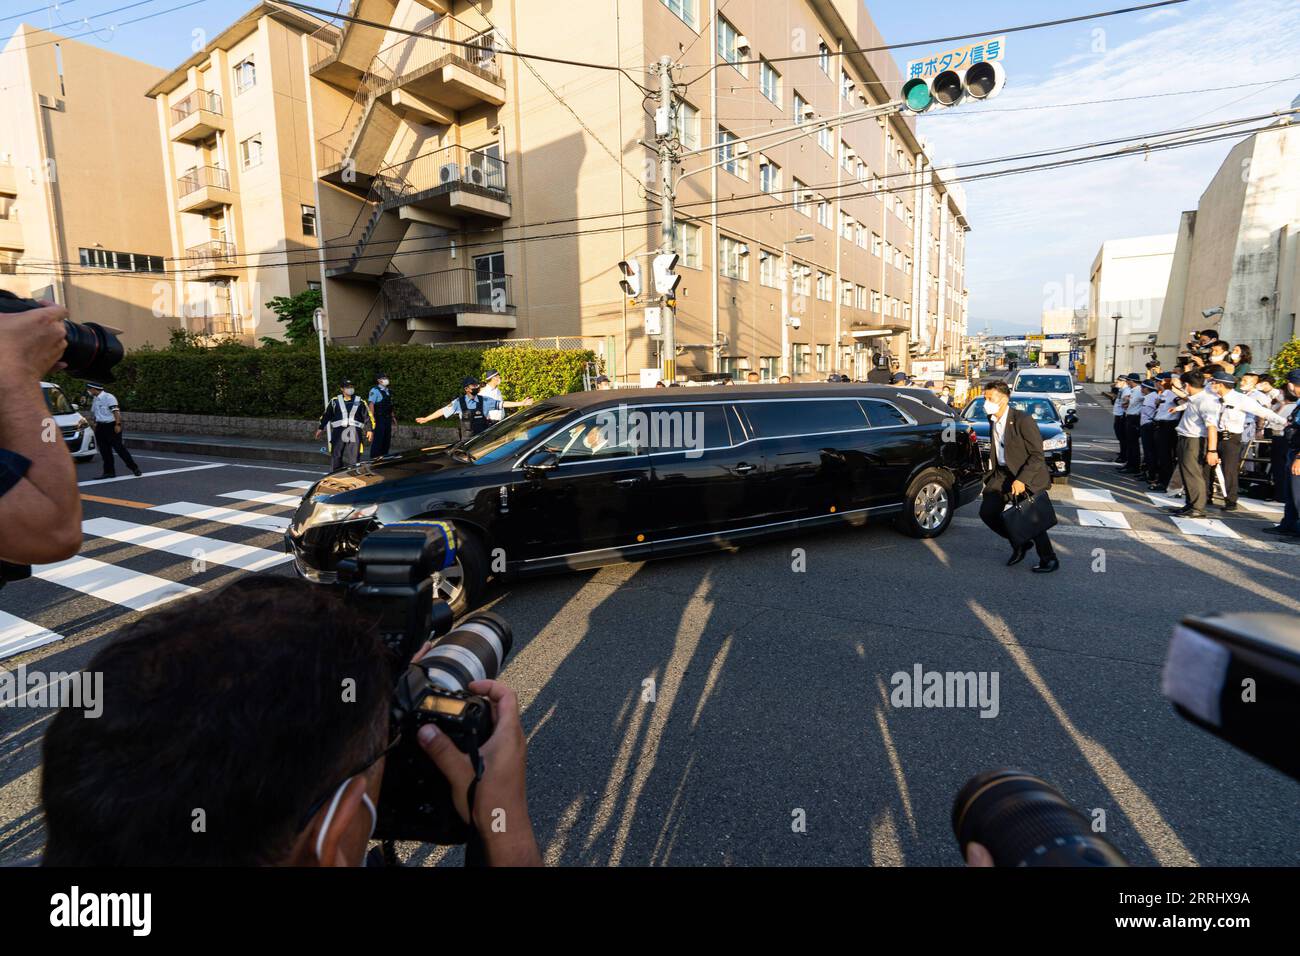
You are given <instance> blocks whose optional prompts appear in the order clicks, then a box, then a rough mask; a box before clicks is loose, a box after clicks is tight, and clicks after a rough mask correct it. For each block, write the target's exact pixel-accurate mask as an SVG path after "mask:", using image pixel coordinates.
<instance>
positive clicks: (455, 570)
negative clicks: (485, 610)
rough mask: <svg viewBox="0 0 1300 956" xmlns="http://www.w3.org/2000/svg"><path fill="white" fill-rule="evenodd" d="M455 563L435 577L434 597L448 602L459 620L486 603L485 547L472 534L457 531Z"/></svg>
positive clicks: (436, 599)
mask: <svg viewBox="0 0 1300 956" xmlns="http://www.w3.org/2000/svg"><path fill="white" fill-rule="evenodd" d="M456 530H457V541H456V560H455V562H454V563H453V564H452V566H451V567H449V568H444V569H443V570H442V571H439V572H437V573H435V574H434V576H433V582H432V583H433V598H434V600H435V601H438V600H442V601H446V602H447V603H448V604H449V605H450V606H451V613H452V614H453V615H455V616H456V617H460V616H461V615H463V614H467V613H468V612H470V611H472V610H473V609H474V608H476V607H478V606H479V604H480V603H482V601H483V592H484V590H485V588H486V587H487V558H486V556H485V554H484V552H483V545H482V543H481V542H480V541H479V539H478V538H477V537H476V536H475V535H474V533H473V532H472V531H466V530H464V529H462V528H459V527H458V528H457V529H456Z"/></svg>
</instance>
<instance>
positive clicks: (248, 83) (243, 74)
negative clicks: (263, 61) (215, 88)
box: [235, 56, 257, 94]
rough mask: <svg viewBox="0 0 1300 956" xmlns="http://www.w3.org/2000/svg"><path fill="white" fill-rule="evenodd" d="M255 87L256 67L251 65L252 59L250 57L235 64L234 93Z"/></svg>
mask: <svg viewBox="0 0 1300 956" xmlns="http://www.w3.org/2000/svg"><path fill="white" fill-rule="evenodd" d="M256 85H257V67H256V66H254V65H253V58H252V57H251V56H250V57H248V59H246V60H240V61H239V62H238V63H236V64H235V93H236V94H239V93H242V92H244V91H245V90H250V89H252V88H253V87H254V86H256Z"/></svg>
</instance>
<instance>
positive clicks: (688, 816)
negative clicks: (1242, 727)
mask: <svg viewBox="0 0 1300 956" xmlns="http://www.w3.org/2000/svg"><path fill="white" fill-rule="evenodd" d="M1091 401H1092V400H1090V399H1088V398H1085V399H1084V402H1085V404H1084V405H1083V407H1081V409H1080V413H1081V422H1080V425H1079V427H1078V428H1077V429H1076V432H1075V438H1076V442H1077V443H1078V445H1077V450H1076V454H1075V459H1076V477H1075V479H1074V480H1073V482H1072V483H1071V485H1070V486H1058V487H1057V488H1054V489H1053V496H1054V498H1056V499H1057V501H1058V510H1059V512H1060V514H1061V518H1062V526H1061V527H1060V528H1058V529H1057V531H1056V532H1054V540H1055V542H1056V547H1057V551H1058V552H1059V554H1060V556H1061V561H1062V568H1061V570H1060V571H1059V572H1058V573H1056V574H1053V575H1045V576H1043V575H1034V574H1031V573H1030V571H1029V567H1030V565H1031V564H1032V559H1031V560H1029V561H1026V562H1025V563H1024V564H1022V565H1020V566H1019V567H1016V568H1007V567H1005V566H1004V559H1005V556H1006V553H1007V548H1006V545H1005V544H1004V543H1003V542H1002V541H1001V540H1000V539H996V538H995V537H994V536H993V535H992V534H991V533H990V532H988V531H987V530H986V529H984V528H983V526H982V525H980V523H979V520H978V518H977V517H976V515H975V509H974V507H973V506H970V507H967V508H966V509H963V511H962V512H960V513H959V516H958V518H957V520H956V521H955V523H954V525H953V526H952V527H951V528H950V529H949V531H948V532H947V533H946V534H945V535H944V536H943V537H941V538H939V539H937V540H934V541H928V542H923V541H916V540H912V539H910V538H906V537H904V536H902V535H900V534H899V533H897V532H896V531H894V530H893V529H892V527H890V526H888V525H881V526H878V527H868V528H866V529H859V530H845V531H839V532H830V533H822V534H817V535H805V536H801V537H795V538H791V539H786V540H783V541H780V542H776V543H772V544H766V545H762V546H755V547H751V548H746V549H743V550H741V551H738V552H735V553H725V554H713V555H705V556H700V557H693V558H685V559H678V560H673V561H661V562H651V563H646V564H632V565H622V566H617V567H610V568H604V569H601V570H599V571H595V572H585V573H578V574H568V575H563V576H557V577H551V578H545V579H538V580H533V581H528V582H523V583H519V584H517V585H515V586H513V587H511V588H510V589H509V590H508V591H498V592H497V593H496V595H495V597H494V600H493V605H492V606H493V608H494V610H496V611H497V612H499V613H501V614H503V615H505V616H506V617H507V618H508V619H509V620H510V621H511V622H512V624H513V627H514V633H515V642H516V643H515V651H514V654H513V655H512V657H511V659H510V661H509V663H508V666H507V668H506V670H505V672H504V675H503V676H504V679H505V680H506V681H507V682H509V683H510V684H511V685H513V686H514V687H515V688H516V689H517V690H518V691H519V694H520V696H521V698H522V702H523V704H524V725H525V729H526V731H527V733H528V735H529V771H528V782H529V797H530V806H531V809H532V816H533V821H534V826H535V829H536V831H537V834H538V839H539V843H540V844H541V846H542V849H543V853H544V854H545V857H546V859H547V861H548V862H551V863H556V864H568V865H573V864H578V865H609V864H622V865H663V864H669V865H716V864H800V865H819V864H837V865H864V864H873V865H956V864H958V863H959V862H960V860H959V857H958V854H957V851H956V848H955V846H954V841H953V838H952V834H951V829H950V823H949V814H950V809H951V803H952V798H953V796H954V794H955V793H956V792H957V790H958V789H959V788H960V787H961V785H962V783H963V782H965V780H966V779H967V778H969V777H970V776H971V775H972V774H974V773H976V772H978V771H981V770H986V769H991V768H997V767H1004V766H1016V767H1020V768H1023V769H1025V770H1028V771H1031V772H1033V773H1036V774H1039V775H1041V776H1044V777H1046V778H1047V779H1049V780H1051V781H1052V782H1053V783H1054V784H1056V786H1058V787H1059V788H1061V789H1062V791H1063V792H1064V793H1065V795H1066V796H1067V797H1068V798H1069V799H1070V800H1071V801H1072V802H1073V803H1074V804H1075V805H1076V806H1078V807H1080V808H1082V809H1083V810H1085V812H1089V813H1091V812H1092V811H1094V810H1102V811H1104V812H1105V821H1106V832H1107V835H1108V836H1109V838H1110V839H1111V840H1112V841H1113V842H1114V843H1115V844H1116V845H1117V846H1118V847H1119V848H1120V849H1121V851H1122V852H1123V853H1124V854H1125V855H1126V856H1127V857H1128V859H1129V860H1130V861H1132V862H1134V863H1138V864H1148V865H1149V864H1156V863H1159V864H1164V865H1195V864H1199V865H1229V864H1254V865H1263V864H1292V865H1293V864H1296V863H1298V862H1300V851H1298V850H1297V837H1296V835H1297V833H1300V787H1297V785H1296V784H1295V783H1293V782H1291V781H1290V780H1289V779H1287V778H1285V777H1283V776H1281V775H1280V774H1278V773H1276V772H1274V771H1272V770H1270V769H1268V768H1266V767H1264V766H1262V765H1261V764H1259V763H1258V762H1256V761H1255V760H1253V759H1252V758H1250V757H1248V756H1246V755H1244V754H1242V753H1240V752H1238V751H1236V750H1234V749H1233V748H1231V747H1230V746H1228V745H1227V744H1224V743H1222V742H1220V741H1218V740H1217V739H1216V738H1213V737H1212V736H1210V735H1208V734H1206V733H1205V732H1204V731H1201V730H1199V729H1197V728H1195V727H1192V726H1191V725H1189V724H1187V723H1185V722H1183V721H1182V720H1181V719H1180V718H1178V717H1177V716H1176V715H1174V714H1173V712H1172V710H1171V709H1170V707H1169V705H1168V704H1167V703H1166V702H1165V701H1164V700H1163V698H1162V697H1161V696H1160V693H1159V682H1160V669H1161V666H1162V663H1163V660H1164V655H1165V650H1166V647H1167V645H1168V641H1169V636H1170V632H1171V630H1172V628H1173V626H1174V625H1175V624H1176V623H1177V622H1178V620H1179V619H1180V618H1181V617H1183V616H1184V615H1186V614H1189V613H1198V612H1205V611H1212V610H1228V609H1236V608H1243V609H1267V610H1282V611H1287V612H1291V613H1295V612H1297V611H1298V610H1300V589H1297V587H1296V580H1297V573H1298V572H1300V547H1297V546H1296V545H1295V544H1288V543H1279V542H1276V541H1271V540H1269V536H1268V535H1266V534H1263V533H1261V532H1260V529H1261V528H1262V527H1263V526H1264V525H1265V524H1267V523H1268V522H1269V520H1270V515H1269V513H1268V511H1267V508H1266V507H1265V509H1264V510H1261V511H1255V512H1244V513H1240V514H1235V515H1233V516H1231V517H1229V518H1227V519H1225V520H1224V521H1223V522H1222V525H1221V526H1214V528H1213V530H1212V531H1211V532H1209V534H1212V535H1214V536H1208V535H1207V533H1206V532H1205V531H1204V529H1199V528H1197V529H1192V530H1191V531H1189V530H1187V529H1183V528H1179V527H1177V526H1176V525H1175V524H1174V523H1173V521H1172V519H1170V518H1168V517H1167V516H1165V515H1163V514H1161V513H1159V512H1158V510H1157V509H1156V508H1155V506H1154V504H1153V503H1152V502H1151V501H1149V500H1148V499H1147V498H1146V496H1145V488H1141V489H1139V488H1138V486H1137V485H1135V484H1134V483H1132V482H1130V481H1127V480H1125V479H1122V478H1121V477H1119V476H1118V475H1116V474H1115V468H1114V466H1112V465H1111V464H1109V461H1110V459H1111V458H1113V456H1114V447H1113V442H1111V441H1109V436H1110V419H1109V412H1108V409H1106V408H1101V407H1097V406H1096V405H1093V404H1089V403H1090V402H1091ZM177 457H179V456H154V457H152V458H148V459H146V458H144V457H142V458H141V463H142V465H144V467H146V468H147V469H150V470H152V471H154V472H157V471H159V470H166V469H173V468H177V469H178V468H194V467H196V466H198V465H200V464H210V465H221V467H210V468H204V469H201V470H193V471H183V472H176V473H174V474H168V475H159V474H153V475H146V476H145V477H144V478H141V479H130V480H126V481H120V482H115V483H112V484H105V485H89V486H86V487H83V492H84V493H86V494H88V495H94V496H95V497H96V498H112V499H117V502H118V503H113V502H106V501H96V500H89V501H87V502H86V508H85V510H86V518H87V519H88V520H94V519H105V518H107V519H114V520H116V521H118V522H124V523H135V522H148V523H150V524H152V525H154V526H161V527H165V528H169V529H178V530H183V531H184V532H186V533H190V534H196V535H201V536H204V537H210V538H217V539H220V540H223V541H230V542H239V543H242V544H245V545H249V546H251V547H254V548H262V549H266V553H267V554H270V553H272V552H273V551H275V550H276V549H277V547H278V538H279V536H278V534H277V533H276V532H275V531H274V530H270V529H263V528H259V527H249V526H248V525H246V524H228V523H223V522H219V521H213V520H211V519H212V517H213V516H214V515H216V516H219V517H221V518H223V519H225V520H226V521H230V520H237V521H238V520H245V519H239V518H234V519H232V518H231V517H230V515H228V514H226V512H224V511H223V512H211V511H203V512H200V513H199V514H198V516H195V515H194V514H192V513H191V514H190V515H189V516H185V515H180V514H175V513H173V512H174V511H175V510H176V509H174V508H173V511H165V512H155V511H146V510H144V509H141V508H138V507H135V506H134V505H129V504H122V503H121V502H123V501H129V502H134V503H135V504H144V505H151V506H155V507H156V506H159V505H162V506H165V507H171V506H173V505H175V504H176V503H177V502H182V501H184V502H192V503H194V504H195V505H197V506H201V507H202V508H205V509H206V508H211V507H214V506H217V507H223V508H226V509H227V510H233V511H247V512H256V513H260V514H263V515H266V516H272V517H275V516H287V515H288V514H289V511H288V510H287V508H285V507H283V506H279V505H277V504H274V503H259V502H249V501H242V500H240V499H237V498H226V497H223V496H226V495H230V494H237V493H241V492H257V493H258V495H261V494H266V493H270V494H293V493H294V490H293V489H292V488H288V487H282V485H284V484H287V483H292V482H295V481H300V480H306V479H309V478H310V477H311V475H310V474H309V473H305V472H304V471H302V469H301V468H295V467H293V466H281V467H283V468H285V469H286V470H282V471H278V470H273V467H271V466H264V465H261V464H257V465H250V464H248V463H245V462H236V461H233V460H231V461H229V462H224V463H223V462H222V461H221V460H219V459H198V458H195V459H189V460H186V461H176V460H174V459H176V458H177ZM82 471H83V478H90V477H93V474H94V473H97V467H96V466H83V468H82ZM1080 491H1083V492H1085V494H1084V495H1082V496H1080V497H1082V498H1084V499H1087V500H1077V499H1076V496H1078V495H1079V492H1080ZM1086 492H1093V494H1091V495H1089V494H1086ZM1107 493H1109V494H1107ZM1108 498H1109V499H1110V500H1107V499H1108ZM180 510H189V511H191V512H193V510H194V509H184V508H182V509H180ZM1085 513H1090V514H1097V513H1104V516H1103V518H1101V519H1092V523H1089V519H1087V518H1086V516H1085ZM1115 514H1119V515H1121V516H1122V518H1123V524H1124V525H1127V527H1104V526H1099V525H1098V523H1097V522H1098V521H1099V522H1100V523H1101V524H1103V525H1104V524H1116V523H1118V522H1119V520H1120V519H1117V518H1115V517H1114V515H1115ZM254 520H261V519H254ZM96 527H97V528H99V529H100V530H101V531H105V532H112V533H115V534H119V535H123V534H124V532H122V531H121V529H120V527H119V526H118V525H112V524H110V525H104V524H100V525H97V526H96ZM125 536H126V537H128V538H129V534H125ZM185 543H186V542H185V541H182V542H181V544H179V545H178V544H175V543H173V545H172V546H173V548H174V549H179V548H180V547H182V546H183V545H184V544H185ZM83 556H85V557H89V558H92V559H97V560H103V561H105V562H106V563H108V564H110V565H112V566H114V567H118V566H127V565H129V567H130V568H131V569H133V570H134V571H137V572H145V573H148V574H150V575H152V576H154V577H155V578H159V579H162V580H163V581H164V582H173V584H172V585H171V586H175V584H176V583H181V582H183V583H184V584H185V585H189V586H192V587H198V588H201V589H208V588H211V587H213V586H216V585H218V584H220V583H222V582H224V581H226V580H230V579H231V578H232V577H234V576H237V575H239V574H242V573H246V572H244V571H242V570H238V569H236V568H232V567H213V566H209V567H208V568H207V569H205V570H202V571H199V572H196V571H195V570H194V568H193V567H192V565H191V561H190V559H189V558H188V557H186V556H183V555H182V554H180V553H176V554H169V553H162V552H159V551H157V550H155V549H154V548H142V547H139V546H137V545H133V544H130V543H128V542H124V541H121V540H114V539H111V538H101V537H88V538H87V543H86V547H85V549H84V551H83ZM228 560H232V561H236V562H243V563H245V564H248V563H250V562H251V563H254V564H255V563H256V562H258V561H259V560H261V556H260V553H259V552H253V553H250V554H245V555H242V556H239V557H237V558H235V557H230V558H228ZM267 573H282V574H283V573H291V572H289V571H288V569H287V568H286V566H284V565H283V564H280V565H278V566H275V567H273V568H272V569H271V570H270V571H268V572H267ZM113 586H115V587H118V591H116V592H114V595H113V596H114V597H115V598H117V599H118V600H124V599H130V600H135V601H137V603H140V602H147V600H148V599H149V598H150V596H151V594H152V593H153V592H146V593H145V594H144V595H143V596H139V595H138V594H137V596H136V597H131V595H132V594H136V592H138V591H139V588H138V587H135V590H134V591H133V590H132V587H133V585H130V584H128V585H113ZM167 586H168V585H166V584H163V585H155V588H163V589H164V591H165V588H166V587H167ZM91 590H93V588H92V589H91ZM157 593H159V594H163V593H164V592H163V591H159V592H157ZM164 596H165V595H164ZM0 607H3V609H4V610H5V611H6V612H8V613H9V614H10V615H13V616H14V617H15V618H18V619H21V620H23V621H28V622H31V623H33V624H38V625H40V626H43V627H45V628H48V629H49V631H51V632H53V633H56V634H59V635H62V639H61V640H58V641H55V642H53V643H49V644H45V645H44V646H41V647H38V648H35V649H33V650H30V651H27V652H24V653H18V654H15V655H11V656H9V657H6V658H5V659H4V661H3V664H4V666H6V667H11V668H12V667H15V666H17V665H18V664H23V663H25V664H27V665H28V667H39V668H40V669H43V670H69V669H72V668H77V667H80V666H82V665H84V663H85V662H86V660H87V659H88V658H89V656H90V655H91V654H92V653H93V652H94V651H95V650H96V649H97V648H98V647H100V646H102V644H103V640H104V638H105V637H106V635H108V634H109V633H111V632H112V631H113V630H114V629H115V628H116V627H118V626H120V625H121V624H122V623H125V622H126V621H128V620H130V619H132V617H133V616H134V614H135V613H136V612H133V611H128V610H124V609H123V607H121V606H120V605H119V604H114V603H111V602H108V601H105V600H104V599H103V597H99V596H95V595H94V594H87V593H82V592H79V591H76V590H71V589H69V588H68V587H66V586H65V584H61V583H57V582H55V581H51V580H44V579H38V580H33V581H28V582H20V583H19V584H15V585H10V586H9V587H8V588H6V589H5V591H4V592H3V597H2V598H0ZM0 653H3V650H2V648H0ZM917 665H919V666H920V667H921V668H922V669H923V670H924V671H930V670H936V671H958V672H967V671H974V672H978V673H982V674H985V675H986V677H987V678H988V679H991V678H992V677H993V676H994V675H996V677H997V687H998V694H997V704H996V716H988V717H982V716H981V715H980V712H979V709H978V708H972V707H965V708H956V707H954V708H924V707H916V708H903V707H898V706H894V704H893V703H891V700H890V692H891V690H892V687H893V684H892V678H893V675H895V674H897V673H899V672H906V673H908V674H910V673H911V672H912V671H913V669H914V668H915V667H916V666H917ZM650 690H653V695H651V694H650V693H649V691H650ZM651 696H652V697H653V699H652V700H651V699H648V698H650V697H651ZM986 710H989V711H991V710H992V708H986ZM47 720H48V715H47V714H44V713H41V712H35V711H22V710H3V711H0V862H8V861H14V860H18V859H22V858H24V857H29V856H31V855H33V854H36V853H38V852H39V849H40V846H41V841H42V836H41V828H40V815H39V809H38V808H37V800H36V794H37V791H38V779H39V745H40V734H41V733H42V731H43V728H44V726H45V723H46V721H47ZM800 822H802V824H803V826H802V827H800V826H798V825H797V824H799V823H800ZM406 850H407V852H408V854H409V858H410V860H411V861H412V862H420V863H439V862H441V863H455V862H457V861H458V860H459V853H458V851H443V850H440V849H436V848H426V847H407V848H406Z"/></svg>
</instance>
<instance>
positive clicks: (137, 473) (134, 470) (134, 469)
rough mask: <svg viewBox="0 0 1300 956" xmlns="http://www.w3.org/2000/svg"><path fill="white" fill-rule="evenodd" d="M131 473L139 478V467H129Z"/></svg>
mask: <svg viewBox="0 0 1300 956" xmlns="http://www.w3.org/2000/svg"><path fill="white" fill-rule="evenodd" d="M131 474H133V475H135V476H136V477H137V478H139V477H140V469H139V468H132V469H131Z"/></svg>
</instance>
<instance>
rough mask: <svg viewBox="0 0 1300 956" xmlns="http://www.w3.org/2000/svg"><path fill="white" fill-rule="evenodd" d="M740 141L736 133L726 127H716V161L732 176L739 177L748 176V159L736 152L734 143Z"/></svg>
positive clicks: (745, 177)
mask: <svg viewBox="0 0 1300 956" xmlns="http://www.w3.org/2000/svg"><path fill="white" fill-rule="evenodd" d="M738 142H740V140H739V139H738V138H737V136H736V134H735V133H733V132H731V131H730V130H728V129H723V128H722V127H721V126H719V127H718V162H720V163H721V164H722V168H723V169H725V170H726V171H727V172H729V173H731V174H732V175H733V176H738V177H740V178H741V179H748V178H749V160H748V159H746V158H745V157H744V156H740V155H738V154H737V152H736V144H737V143H738Z"/></svg>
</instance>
